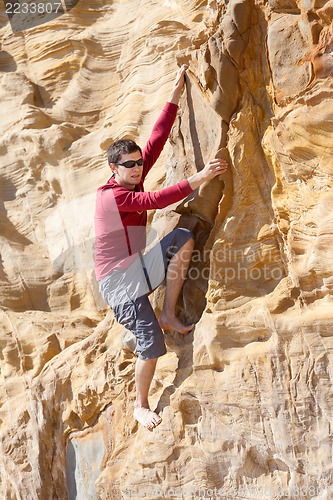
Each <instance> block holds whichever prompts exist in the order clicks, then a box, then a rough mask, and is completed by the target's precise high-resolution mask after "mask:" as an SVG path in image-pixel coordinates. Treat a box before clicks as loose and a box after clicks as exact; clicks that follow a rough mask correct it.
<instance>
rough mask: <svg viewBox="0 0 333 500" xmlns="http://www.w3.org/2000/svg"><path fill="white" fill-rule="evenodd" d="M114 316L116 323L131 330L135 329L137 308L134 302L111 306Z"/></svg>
mask: <svg viewBox="0 0 333 500" xmlns="http://www.w3.org/2000/svg"><path fill="white" fill-rule="evenodd" d="M113 312H114V316H115V318H116V320H117V321H118V323H120V324H121V325H122V326H124V327H125V328H127V330H130V331H132V332H134V331H135V324H136V319H137V310H136V306H135V303H134V302H132V301H131V302H125V303H124V304H118V305H116V306H115V307H114V308H113Z"/></svg>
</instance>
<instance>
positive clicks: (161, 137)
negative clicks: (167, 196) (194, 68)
mask: <svg viewBox="0 0 333 500" xmlns="http://www.w3.org/2000/svg"><path fill="white" fill-rule="evenodd" d="M187 68H188V66H187V65H186V64H183V66H182V67H181V68H180V69H179V70H178V72H177V75H176V79H175V83H174V85H173V89H172V91H171V93H170V96H169V99H168V101H167V103H166V104H165V106H164V108H163V110H162V113H161V114H160V116H159V118H158V120H157V121H156V123H155V125H154V127H153V130H152V133H151V135H150V137H149V140H148V142H147V144H146V146H145V148H144V150H143V152H142V156H143V158H144V160H145V164H144V169H143V179H144V178H145V176H146V175H147V173H148V172H149V170H150V169H151V167H152V166H153V165H154V163H155V162H156V160H157V159H158V157H159V156H160V154H161V152H162V149H163V147H164V145H165V143H166V141H167V139H168V137H169V134H170V132H171V128H172V125H173V124H174V121H175V118H176V115H177V110H178V103H179V99H180V96H181V94H182V91H183V88H184V83H185V78H184V75H185V72H186V70H187Z"/></svg>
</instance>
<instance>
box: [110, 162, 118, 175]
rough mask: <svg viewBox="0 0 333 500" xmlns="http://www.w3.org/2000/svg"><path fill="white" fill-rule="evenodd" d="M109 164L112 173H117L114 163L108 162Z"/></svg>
mask: <svg viewBox="0 0 333 500" xmlns="http://www.w3.org/2000/svg"><path fill="white" fill-rule="evenodd" d="M109 165H110V168H111V170H112V172H113V173H114V174H116V173H117V165H115V164H114V163H110V164H109Z"/></svg>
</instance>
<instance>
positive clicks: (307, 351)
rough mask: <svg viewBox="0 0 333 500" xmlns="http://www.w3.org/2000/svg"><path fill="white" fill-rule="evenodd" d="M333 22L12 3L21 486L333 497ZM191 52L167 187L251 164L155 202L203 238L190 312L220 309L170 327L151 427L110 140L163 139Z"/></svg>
mask: <svg viewBox="0 0 333 500" xmlns="http://www.w3.org/2000/svg"><path fill="white" fill-rule="evenodd" d="M332 14H333V3H332V1H328V2H325V0H320V1H314V0H312V1H308V2H301V1H296V0H268V1H267V2H262V1H259V0H254V1H251V0H230V1H229V2H223V1H220V0H206V1H201V0H200V1H199V0H172V1H169V0H164V1H162V2H157V1H153V0H152V1H148V0H142V1H141V2H139V3H138V2H137V3H136V2H133V1H132V0H124V1H115V2H109V3H107V2H104V1H103V0H96V1H95V2H89V1H88V0H80V1H79V2H78V3H77V5H76V6H75V7H74V8H73V9H71V10H70V11H69V12H68V13H66V14H64V15H62V16H60V17H58V18H57V19H55V20H53V21H51V22H48V23H44V24H40V25H37V26H35V27H32V28H30V29H27V30H24V31H15V30H14V32H13V30H12V28H11V25H10V24H9V23H8V20H7V17H6V16H5V14H4V11H2V12H1V18H0V21H1V30H0V39H1V51H0V79H1V86H0V95H1V109H2V113H1V118H0V127H1V139H0V152H1V173H0V176H1V182H0V203H1V211H0V228H1V233H0V237H1V240H0V241H1V261H0V287H1V288H0V296H1V312H0V314H1V323H0V339H1V374H0V377H1V389H0V391H1V392H0V401H1V409H0V418H1V453H0V457H1V474H0V491H1V498H4V499H17V500H18V499H23V500H26V499H29V500H30V499H41V500H48V499H50V500H51V499H56V498H58V499H60V500H65V499H67V498H70V499H74V498H77V499H79V500H90V499H94V498H96V499H97V498H98V499H118V498H130V497H131V498H139V497H140V496H141V497H142V496H145V498H151V499H157V498H160V499H164V498H191V491H192V492H193V493H195V492H196V494H197V497H203V496H204V495H205V494H206V496H208V495H209V494H210V496H213V497H214V496H215V497H216V498H219V497H221V498H227V499H229V498H230V499H231V498H258V499H264V498H267V499H271V498H281V499H282V498H316V499H317V500H319V499H321V500H323V499H328V498H332V496H333V486H332V484H333V480H332V477H333V471H332V424H333V422H332V414H333V402H332V377H333V364H332V363H333V359H332V348H333V343H332V334H333V330H332V327H333V299H332V291H333V275H332V272H333V258H332V243H333V216H332V210H333V191H332V186H333V176H332V174H333V154H332V150H333V149H332V148H333V104H332V96H333V78H332V75H333V24H332ZM184 61H186V62H189V64H190V71H189V75H188V79H187V89H186V92H185V93H184V95H183V97H182V102H181V107H180V111H179V115H178V118H177V121H176V124H175V127H174V129H173V131H172V134H171V137H170V143H169V145H168V147H167V148H166V149H165V151H164V153H163V155H162V157H161V158H160V160H159V162H158V165H157V167H156V169H155V171H154V173H152V175H151V176H150V178H149V181H148V184H149V186H148V187H149V188H151V189H158V188H159V187H160V186H161V185H162V184H163V183H164V184H166V185H168V184H171V183H173V182H175V181H176V180H178V179H181V178H183V177H184V176H186V175H188V174H189V173H191V172H194V171H195V169H200V168H202V166H203V163H204V162H205V161H206V160H208V159H209V158H211V157H213V156H215V155H216V154H221V155H224V157H226V158H228V159H229V161H230V165H231V169H230V170H229V172H228V173H227V174H226V175H224V176H221V177H220V178H218V179H215V180H214V181H213V182H212V183H211V184H209V185H207V186H205V187H204V188H203V189H201V190H200V192H199V193H197V195H196V196H195V197H191V198H190V199H188V200H186V201H185V202H184V203H182V204H180V205H179V206H178V207H172V208H173V209H172V210H171V209H170V210H168V211H163V212H161V213H158V212H157V213H155V214H154V224H155V226H156V227H157V228H158V230H159V231H165V230H168V229H169V228H171V227H174V226H175V225H177V224H186V225H187V227H191V228H192V229H193V231H194V232H195V235H196V239H197V247H196V253H195V259H193V262H192V265H191V269H190V272H189V278H188V281H187V282H186V285H185V287H184V294H183V298H182V300H181V301H180V303H179V313H180V314H181V315H182V316H183V317H184V318H186V319H189V320H195V321H198V323H197V326H196V328H195V330H194V332H193V333H192V334H190V335H188V336H186V337H182V336H180V335H178V334H176V333H174V334H172V333H171V334H168V335H167V336H166V342H167V345H168V354H167V355H166V356H164V357H163V358H161V359H160V361H159V364H158V370H157V373H156V377H155V380H154V385H153V388H152V402H153V404H154V405H155V406H156V407H157V408H158V410H159V411H160V412H161V415H162V417H163V422H162V424H161V425H160V426H159V427H158V428H157V429H155V430H154V432H149V431H147V430H145V429H143V428H140V429H139V428H138V427H137V425H136V423H135V422H134V421H133V418H132V404H133V397H134V392H133V377H134V363H135V356H134V354H133V353H132V352H131V351H130V350H129V349H128V348H124V345H125V344H126V339H124V337H123V332H122V329H121V328H120V327H119V326H118V325H117V324H116V323H115V322H114V319H113V316H112V313H111V312H109V311H108V310H107V309H106V308H105V305H104V304H103V303H102V302H101V300H100V299H99V298H98V294H97V293H96V286H95V283H94V279H93V269H92V242H93V227H92V215H93V204H94V195H95V191H96V188H97V187H98V186H99V185H100V184H102V183H104V181H105V180H106V179H107V178H108V174H109V172H108V168H107V165H106V162H105V151H106V149H107V147H108V145H109V144H110V142H111V141H112V140H115V139H117V138H119V137H122V136H124V135H127V136H131V137H133V138H134V139H135V140H137V141H138V142H139V143H141V144H144V141H145V140H146V139H147V137H148V135H149V132H150V129H151V127H152V125H153V123H154V120H155V119H156V117H157V115H158V112H159V110H160V109H161V107H162V106H163V104H164V102H165V100H166V98H167V96H168V93H169V90H170V86H171V83H172V81H173V78H174V74H175V71H176V68H177V63H178V64H180V63H182V62H184ZM165 166H166V176H165ZM162 293H163V291H161V292H159V293H158V294H156V295H155V296H154V298H153V303H154V306H155V307H156V309H157V310H158V309H159V307H160V304H161V298H162Z"/></svg>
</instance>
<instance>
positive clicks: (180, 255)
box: [95, 65, 228, 429]
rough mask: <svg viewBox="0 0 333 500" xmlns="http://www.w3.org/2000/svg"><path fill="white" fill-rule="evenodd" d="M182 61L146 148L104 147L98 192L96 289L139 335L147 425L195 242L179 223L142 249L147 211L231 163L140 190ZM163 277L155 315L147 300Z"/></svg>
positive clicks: (178, 326) (161, 138)
mask: <svg viewBox="0 0 333 500" xmlns="http://www.w3.org/2000/svg"><path fill="white" fill-rule="evenodd" d="M186 70H187V66H186V65H183V66H182V67H181V68H180V69H179V71H178V73H177V76H176V80H175V83H174V86H173V89H172V92H171V95H170V98H169V100H168V102H167V103H166V104H165V106H164V109H163V110H162V113H161V114H160V116H159V118H158V120H157V122H156V123H155V125H154V127H153V130H152V133H151V136H150V138H149V140H148V142H147V144H146V146H145V148H144V149H143V150H141V148H140V147H139V146H138V145H137V144H136V143H135V142H133V141H132V140H129V139H121V140H119V141H116V142H115V143H114V144H112V145H111V146H110V148H109V149H108V163H109V166H110V168H111V170H112V176H111V178H110V179H109V180H108V181H107V183H106V184H105V185H104V186H101V187H100V188H99V189H98V192H97V198H96V209H95V273H96V278H97V281H99V290H100V293H101V295H102V297H103V298H104V300H105V301H106V302H107V303H108V304H109V306H110V307H111V308H112V310H113V312H114V315H115V318H116V319H117V321H118V322H119V323H120V324H122V325H123V326H124V327H125V328H127V329H128V330H130V331H131V332H132V333H133V334H134V335H135V336H136V339H137V349H136V350H137V353H138V359H137V361H136V366H135V384H136V402H135V408H134V417H135V418H136V420H137V421H138V422H139V423H140V424H142V425H143V426H145V427H147V428H148V429H152V428H154V427H156V426H157V425H158V424H159V423H160V422H161V417H160V416H159V415H157V414H156V413H155V412H154V411H151V410H150V407H149V403H148V393H149V388H150V384H151V381H152V379H153V376H154V372H155V367H156V362H157V359H158V358H159V357H160V356H162V355H163V354H165V352H166V348H165V344H164V339H163V332H162V330H175V331H177V332H180V333H183V334H186V333H188V332H189V331H190V330H192V328H193V326H194V325H184V324H183V323H182V322H181V321H180V320H179V319H178V318H177V317H176V314H175V306H176V302H177V298H178V295H179V293H180V291H181V288H182V286H183V283H184V280H185V278H186V273H187V271H188V267H189V263H190V260H191V255H192V251H193V247H194V240H193V236H192V233H191V232H190V231H189V230H187V229H185V228H178V229H175V230H174V231H172V232H171V233H169V234H168V235H166V236H165V237H164V238H163V239H162V240H161V241H160V242H158V243H157V244H156V245H155V246H154V247H153V248H151V249H150V250H149V251H146V250H145V248H146V224H147V210H153V209H158V208H159V209H161V208H165V207H167V206H168V205H171V204H173V203H176V202H178V201H180V200H181V199H183V198H185V197H186V196H188V195H189V194H190V193H192V191H194V190H195V189H196V188H198V187H199V186H200V185H201V184H202V183H203V182H206V181H208V180H210V179H213V178H214V177H215V176H217V175H219V174H221V173H224V172H225V171H226V169H227V166H228V164H227V163H226V162H225V161H224V160H221V159H218V158H217V159H213V160H211V161H209V162H208V163H207V165H206V166H205V167H204V168H203V169H202V170H201V171H200V172H197V173H196V174H194V175H192V176H190V177H189V178H188V179H185V180H182V181H181V182H179V183H177V184H175V185H174V186H170V187H166V188H163V189H161V190H160V191H157V192H145V191H144V187H143V182H144V180H145V178H146V176H147V174H148V172H149V170H150V169H151V168H152V166H153V165H154V163H155V162H156V160H157V159H158V157H159V155H160V153H161V151H162V149H163V147H164V145H165V143H166V141H167V139H168V136H169V134H170V131H171V127H172V125H173V123H174V120H175V118H176V114H177V109H178V102H179V99H180V96H181V93H182V90H183V87H184V81H185V77H184V75H185V72H186ZM164 279H166V289H165V298H164V304H163V308H162V312H161V314H160V317H159V319H158V320H157V318H156V316H155V313H154V311H153V309H152V307H151V304H150V302H149V298H148V296H149V294H150V293H152V292H153V291H154V290H155V289H156V288H157V287H158V286H159V285H160V284H161V283H162V281H163V280H164Z"/></svg>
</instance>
